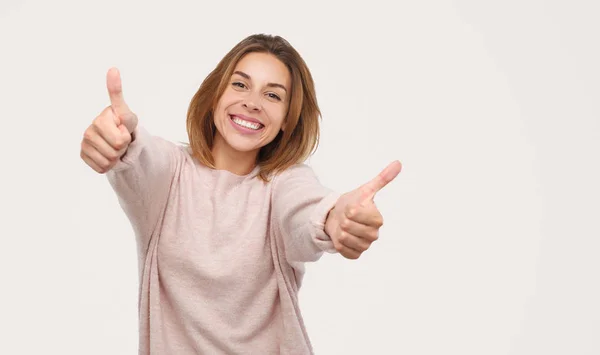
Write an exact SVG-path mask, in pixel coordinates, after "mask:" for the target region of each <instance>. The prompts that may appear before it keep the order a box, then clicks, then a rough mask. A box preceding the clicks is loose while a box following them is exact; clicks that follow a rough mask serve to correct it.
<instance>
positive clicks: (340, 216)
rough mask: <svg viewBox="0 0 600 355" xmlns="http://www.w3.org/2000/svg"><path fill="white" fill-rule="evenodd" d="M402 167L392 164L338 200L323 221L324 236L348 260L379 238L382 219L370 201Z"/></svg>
mask: <svg viewBox="0 0 600 355" xmlns="http://www.w3.org/2000/svg"><path fill="white" fill-rule="evenodd" d="M400 170H402V164H401V163H400V162H399V161H394V162H393V163H391V164H390V165H388V166H387V167H386V168H385V169H384V170H383V171H382V172H381V173H379V175H377V176H376V177H375V178H374V179H373V180H371V181H369V182H368V183H366V184H364V185H362V186H361V187H359V188H357V189H356V190H353V191H350V192H347V193H345V194H343V195H342V196H340V198H339V199H338V200H337V202H336V204H335V207H334V208H333V209H332V210H331V211H330V212H329V215H328V217H327V220H326V221H325V232H326V233H327V234H328V235H329V237H330V238H331V240H332V241H333V245H334V247H335V249H336V250H337V251H338V252H339V253H340V254H342V255H343V256H344V257H346V258H348V259H358V258H359V257H360V255H361V254H362V253H363V252H364V251H365V250H367V249H368V248H369V247H370V246H371V243H373V242H374V241H375V240H377V238H378V237H379V228H381V226H382V225H383V217H382V215H381V213H380V212H379V210H378V209H377V207H376V206H375V203H374V202H373V199H374V198H375V194H376V193H377V192H379V191H380V190H381V189H382V188H383V187H385V186H386V185H387V184H388V183H390V181H392V180H394V179H395V178H396V176H398V174H399V173H400Z"/></svg>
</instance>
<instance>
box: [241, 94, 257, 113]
mask: <svg viewBox="0 0 600 355" xmlns="http://www.w3.org/2000/svg"><path fill="white" fill-rule="evenodd" d="M244 107H246V108H247V109H249V110H252V111H260V109H261V107H260V97H258V95H256V94H253V93H251V94H249V95H248V96H247V97H246V99H245V100H244Z"/></svg>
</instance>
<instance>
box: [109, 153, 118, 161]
mask: <svg viewBox="0 0 600 355" xmlns="http://www.w3.org/2000/svg"><path fill="white" fill-rule="evenodd" d="M106 159H108V161H109V162H113V163H114V162H116V161H117V159H119V154H117V152H110V153H108V154H107V156H106Z"/></svg>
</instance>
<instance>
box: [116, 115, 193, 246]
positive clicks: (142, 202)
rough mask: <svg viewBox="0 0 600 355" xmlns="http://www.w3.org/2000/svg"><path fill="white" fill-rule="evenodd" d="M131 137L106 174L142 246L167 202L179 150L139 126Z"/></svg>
mask: <svg viewBox="0 0 600 355" xmlns="http://www.w3.org/2000/svg"><path fill="white" fill-rule="evenodd" d="M133 137H134V138H133V141H132V142H131V144H130V145H129V147H128V149H127V151H126V153H125V154H124V155H123V156H122V157H121V158H120V159H119V161H118V162H117V163H116V165H115V166H114V167H113V168H112V169H111V170H109V171H108V172H107V173H106V176H107V178H108V181H109V182H110V184H111V186H112V188H113V190H114V191H115V192H116V194H117V197H118V199H119V203H120V205H121V207H122V208H123V211H125V213H126V215H127V217H128V218H129V220H130V222H131V224H132V227H133V228H134V230H135V232H136V235H138V237H139V238H142V240H141V245H140V246H143V247H144V248H145V247H146V246H147V244H148V242H149V238H150V236H151V234H152V232H153V231H154V229H155V227H156V225H157V223H158V222H159V220H160V217H161V215H162V211H164V208H165V206H166V204H167V199H168V196H169V191H170V188H171V184H172V181H173V178H174V176H175V169H176V166H177V164H178V162H179V161H180V160H181V159H182V154H183V152H182V151H181V150H180V148H179V147H177V146H176V145H175V144H173V143H172V142H169V141H167V140H164V139H162V138H160V137H156V136H152V135H151V134H150V133H148V132H147V131H146V130H145V129H144V128H143V127H140V126H138V127H136V129H135V130H134V132H133ZM142 252H143V250H142Z"/></svg>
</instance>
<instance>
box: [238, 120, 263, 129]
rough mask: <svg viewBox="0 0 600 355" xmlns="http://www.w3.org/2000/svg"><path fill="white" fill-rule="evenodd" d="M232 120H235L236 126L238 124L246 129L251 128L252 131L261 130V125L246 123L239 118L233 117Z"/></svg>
mask: <svg viewBox="0 0 600 355" xmlns="http://www.w3.org/2000/svg"><path fill="white" fill-rule="evenodd" d="M232 120H233V122H235V123H236V124H238V125H240V126H242V127H246V128H250V129H259V128H260V124H259V123H255V122H248V121H244V120H242V119H241V118H238V117H233V119H232Z"/></svg>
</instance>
